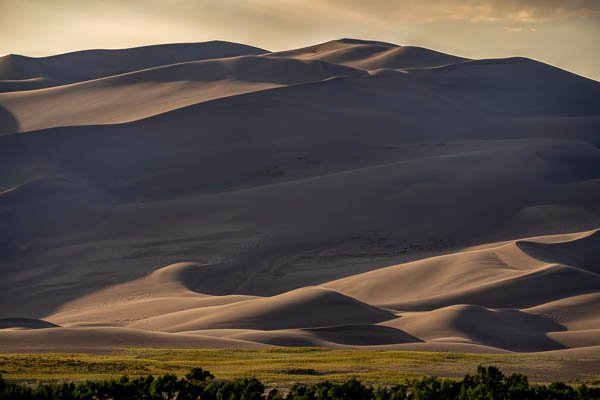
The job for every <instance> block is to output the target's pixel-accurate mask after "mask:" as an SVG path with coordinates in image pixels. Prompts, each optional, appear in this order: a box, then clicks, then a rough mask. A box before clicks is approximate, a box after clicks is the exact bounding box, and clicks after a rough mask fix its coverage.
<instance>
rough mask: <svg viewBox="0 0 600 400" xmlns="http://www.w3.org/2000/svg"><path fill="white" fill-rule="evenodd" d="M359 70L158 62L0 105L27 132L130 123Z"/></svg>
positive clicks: (254, 59)
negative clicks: (147, 67)
mask: <svg viewBox="0 0 600 400" xmlns="http://www.w3.org/2000/svg"><path fill="white" fill-rule="evenodd" d="M362 74H363V72H362V71H359V70H354V69H352V68H348V67H344V66H338V65H334V64H328V63H325V62H322V61H318V60H317V61H300V60H294V59H284V58H273V59H271V58H264V57H258V56H242V57H234V58H225V59H218V60H207V61H192V62H186V63H180V64H173V65H168V66H161V67H156V68H152V69H145V70H142V71H136V72H131V73H126V74H122V75H117V76H112V77H107V78H102V79H96V80H90V81H86V82H82V83H75V84H71V85H64V86H59V87H55V88H49V89H45V90H34V91H24V92H16V93H0V106H2V107H5V108H6V110H7V111H8V112H10V113H12V115H13V117H14V118H16V119H17V121H18V131H21V132H26V131H31V130H36V129H45V128H50V127H56V126H67V125H90V124H114V123H120V122H127V121H133V120H138V119H142V118H145V117H149V116H152V115H156V114H161V113H164V112H166V111H170V110H173V109H176V108H181V107H185V106H188V105H190V104H196V103H200V102H204V101H208V100H213V99H217V98H221V97H227V96H234V95H238V94H242V93H247V92H253V91H257V90H264V89H269V88H273V87H277V86H281V85H291V84H298V83H302V82H311V81H320V80H323V79H327V78H331V77H334V76H360V75H362ZM40 109H43V110H45V111H44V112H43V113H40V112H39V110H40ZM7 129H10V128H9V127H7ZM13 132H17V130H14V131H13ZM4 133H11V132H10V131H8V130H6V131H5V132H4Z"/></svg>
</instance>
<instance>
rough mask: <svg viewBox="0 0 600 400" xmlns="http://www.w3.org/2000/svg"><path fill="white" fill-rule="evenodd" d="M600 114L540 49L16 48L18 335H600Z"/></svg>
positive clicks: (44, 345) (7, 110)
mask: <svg viewBox="0 0 600 400" xmlns="http://www.w3.org/2000/svg"><path fill="white" fill-rule="evenodd" d="M598 132H600V83H598V82H596V81H592V80H589V79H585V78H582V77H580V76H577V75H574V74H571V73H569V72H567V71H563V70H560V69H557V68H554V67H552V66H549V65H546V64H543V63H540V62H537V61H534V60H529V59H525V58H508V59H489V60H467V59H465V58H461V57H456V56H452V55H448V54H443V53H439V52H435V51H432V50H427V49H422V48H417V47H410V46H396V45H392V44H388V43H381V42H369V41H360V40H351V39H342V40H337V41H331V42H327V43H323V44H320V45H316V46H311V47H307V48H303V49H296V50H290V51H284V52H278V53H270V52H268V51H266V50H262V49H257V48H254V47H250V46H244V45H238V44H234V43H226V42H207V43H197V44H179V45H161V46H150V47H146V48H137V49H126V50H106V51H102V50H93V51H84V52H76V53H69V54H64V55H57V56H52V57H45V58H28V57H22V56H15V55H10V56H5V57H2V58H0V133H2V136H0V167H1V168H2V171H3V173H2V174H0V215H1V218H2V224H0V274H1V277H2V279H0V350H2V351H52V350H57V351H68V349H69V348H73V349H80V350H87V351H90V350H94V349H96V350H98V349H107V348H112V347H118V346H147V347H160V346H165V347H264V346H325V347H332V348H355V347H360V348H374V349H384V348H386V349H409V350H410V349H412V350H433V351H459V352H547V351H559V352H564V354H571V353H573V354H578V353H577V352H578V351H586V352H590V351H591V352H594V351H595V350H593V349H597V348H598V346H600V317H599V313H598V309H599V308H600V268H599V265H600V233H599V232H598V231H597V230H596V229H597V228H598V227H600V150H599V146H600V136H599V135H598ZM584 349H585V350H584ZM591 349H592V350H591Z"/></svg>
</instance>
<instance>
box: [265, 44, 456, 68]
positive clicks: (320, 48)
mask: <svg viewBox="0 0 600 400" xmlns="http://www.w3.org/2000/svg"><path fill="white" fill-rule="evenodd" d="M267 56H268V57H286V58H298V59H309V60H323V61H327V62H330V63H335V64H340V65H347V66H350V67H354V68H360V69H363V70H377V69H383V68H385V69H406V68H425V67H438V66H442V65H448V64H452V63H457V62H460V61H465V60H467V59H466V58H462V57H456V56H452V55H449V54H444V53H440V52H437V51H433V50H429V49H424V48H421V47H414V46H397V45H394V44H391V43H383V42H374V41H366V40H355V39H340V40H333V41H331V42H327V43H323V44H319V45H316V46H309V47H305V48H302V49H297V50H289V51H282V52H275V53H270V54H268V55H267Z"/></svg>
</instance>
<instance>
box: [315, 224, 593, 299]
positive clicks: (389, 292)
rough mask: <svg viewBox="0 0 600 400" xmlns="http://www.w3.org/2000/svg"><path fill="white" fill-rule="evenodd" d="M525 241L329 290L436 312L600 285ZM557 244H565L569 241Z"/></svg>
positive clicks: (589, 240) (585, 241)
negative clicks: (537, 253)
mask: <svg viewBox="0 0 600 400" xmlns="http://www.w3.org/2000/svg"><path fill="white" fill-rule="evenodd" d="M559 240H560V238H559ZM520 243H522V242H521V241H516V242H509V243H505V244H500V245H499V246H497V247H487V248H485V249H482V250H472V251H466V252H463V253H457V254H450V255H446V256H440V257H434V258H429V259H425V260H419V261H414V262H411V263H407V264H401V265H397V266H392V267H388V268H383V269H379V270H376V271H372V272H367V273H365V274H362V275H357V276H352V277H349V278H345V279H341V280H339V281H334V282H331V283H328V284H325V285H324V286H326V287H330V288H332V289H334V290H338V291H340V292H342V293H346V294H348V295H350V296H353V297H356V298H357V299H360V300H362V301H366V302H368V303H370V304H377V305H380V306H383V307H390V308H394V309H396V310H432V309H435V308H439V307H447V306H451V305H453V304H475V305H479V306H484V307H529V306H534V305H537V304H541V303H545V302H549V301H553V300H557V299H561V298H564V297H570V296H573V295H578V294H582V293H586V292H591V291H594V290H598V288H599V287H600V276H599V275H598V274H595V273H593V272H589V271H586V270H584V269H580V268H578V267H575V266H569V265H561V264H555V263H546V262H545V261H544V260H540V259H537V258H535V257H532V256H531V255H529V254H527V253H525V252H523V251H522V250H521V247H520V245H519V244H520ZM532 243H535V242H532ZM566 243H570V244H571V245H570V246H569V247H568V248H572V247H576V248H578V249H579V254H587V253H588V252H590V251H593V250H592V249H595V248H596V247H597V246H598V245H599V243H598V234H597V231H593V232H588V234H587V235H586V236H583V237H582V236H581V235H579V234H576V235H573V236H572V240H571V241H569V242H566ZM575 243H579V245H576V244H575ZM555 245H556V246H558V247H560V246H561V245H563V246H564V242H563V243H559V244H555ZM565 247H566V246H565Z"/></svg>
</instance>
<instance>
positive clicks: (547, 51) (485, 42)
mask: <svg viewBox="0 0 600 400" xmlns="http://www.w3.org/2000/svg"><path fill="white" fill-rule="evenodd" d="M344 37H350V38H358V39H369V40H379V41H385V42H391V43H395V44H399V45H413V46H421V47H427V48H430V49H434V50H438V51H443V52H447V53H451V54H455V55H459V56H463V57H469V58H494V57H509V56H525V57H530V58H534V59H537V60H540V61H543V62H547V63H550V64H552V65H555V66H558V67H561V68H564V69H567V70H569V71H572V72H575V73H578V74H580V75H583V76H586V77H589V78H592V79H596V80H600V0H431V1H427V0H368V1H359V0H169V1H167V0H79V1H76V0H0V54H10V53H13V54H23V55H28V56H36V57H39V56H45V55H51V54H59V53H65V52H69V51H75V50H83V49H92V48H126V47H135V46H142V45H148V44H159V43H175V42H202V41H207V40H215V39H218V40H227V41H232V42H238V43H245V44H250V45H254V46H258V47H262V48H265V49H268V50H284V49H291V48H297V47H302V46H308V45H312V44H316V43H320V42H325V41H328V40H332V39H339V38H344Z"/></svg>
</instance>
